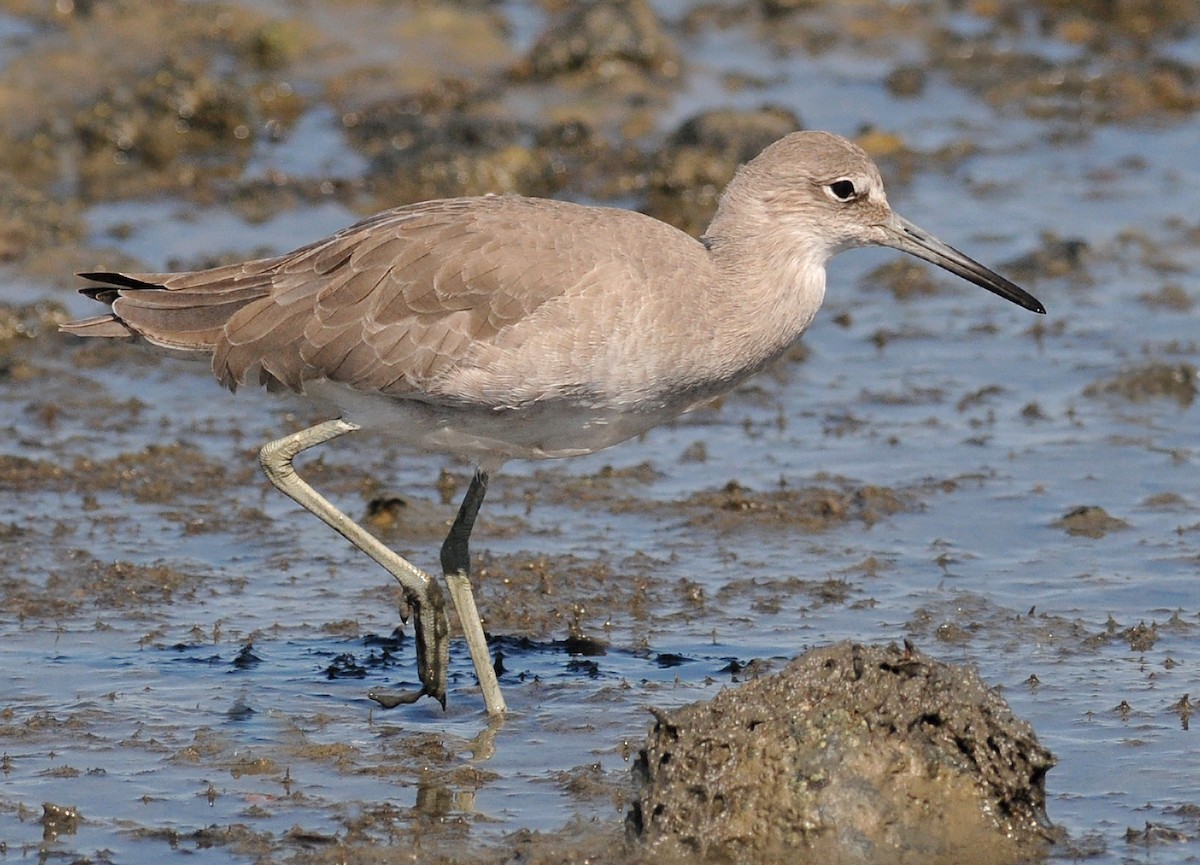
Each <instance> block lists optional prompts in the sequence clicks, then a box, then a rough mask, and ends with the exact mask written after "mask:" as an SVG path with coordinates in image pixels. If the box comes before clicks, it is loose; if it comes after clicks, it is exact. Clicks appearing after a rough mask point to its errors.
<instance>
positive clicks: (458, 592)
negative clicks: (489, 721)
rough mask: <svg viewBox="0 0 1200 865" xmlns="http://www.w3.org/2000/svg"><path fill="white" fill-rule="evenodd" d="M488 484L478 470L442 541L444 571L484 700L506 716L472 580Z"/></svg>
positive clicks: (493, 711) (494, 712) (491, 712)
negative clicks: (474, 532) (473, 548)
mask: <svg viewBox="0 0 1200 865" xmlns="http://www.w3.org/2000/svg"><path fill="white" fill-rule="evenodd" d="M487 485H488V475H487V472H485V471H483V470H477V471H476V472H475V476H474V477H472V478H471V485H470V486H469V487H468V488H467V494H466V495H465V496H464V497H463V502H462V506H461V507H460V508H459V509H458V516H457V517H455V519H454V525H452V526H450V534H448V535H446V540H445V542H444V543H443V544H442V573H444V574H445V575H446V585H447V586H449V587H450V598H451V599H452V600H453V601H454V609H455V610H457V611H458V620H459V621H460V622H461V623H462V629H463V636H464V637H466V638H467V649H469V650H470V652H471V661H472V662H473V663H474V664H475V675H476V676H478V677H479V688H480V690H482V691H483V702H484V703H485V704H486V705H487V711H488V714H489V715H502V714H504V712H505V710H506V709H507V707H506V706H505V705H504V695H503V694H501V693H500V683H499V682H498V681H496V669H495V667H493V666H492V657H491V655H490V654H489V652H488V647H487V638H485V637H484V635H483V625H482V624H480V621H479V610H478V609H476V607H475V596H474V595H473V594H471V581H470V579H469V576H470V574H471V552H470V549H469V542H470V540H471V529H472V528H474V526H475V516H476V515H477V514H478V513H479V506H480V505H482V504H483V497H484V496H485V495H486V494H487Z"/></svg>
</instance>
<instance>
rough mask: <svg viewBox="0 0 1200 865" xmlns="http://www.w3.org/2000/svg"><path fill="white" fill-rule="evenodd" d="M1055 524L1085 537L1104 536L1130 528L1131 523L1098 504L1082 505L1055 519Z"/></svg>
mask: <svg viewBox="0 0 1200 865" xmlns="http://www.w3.org/2000/svg"><path fill="white" fill-rule="evenodd" d="M1054 525H1055V526H1056V527H1058V528H1060V529H1064V530H1065V531H1066V532H1067V534H1069V535H1082V536H1083V537H1085V538H1102V537H1104V536H1105V535H1106V534H1108V533H1109V532H1115V531H1120V530H1121V529H1127V528H1129V523H1127V522H1125V520H1123V519H1121V518H1120V517H1114V516H1110V515H1109V513H1108V511H1106V510H1104V508H1102V507H1098V506H1096V505H1080V506H1079V507H1077V508H1072V509H1071V510H1069V511H1067V513H1065V514H1063V516H1062V518H1061V519H1059V520H1055V522H1054Z"/></svg>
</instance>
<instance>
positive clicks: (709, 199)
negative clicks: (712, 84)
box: [647, 105, 801, 234]
mask: <svg viewBox="0 0 1200 865" xmlns="http://www.w3.org/2000/svg"><path fill="white" fill-rule="evenodd" d="M800 127H801V124H800V118H799V117H797V116H796V114H795V113H794V112H792V111H789V110H787V109H786V108H779V107H777V106H773V105H764V106H763V107H761V108H756V109H753V110H750V111H742V110H737V109H732V108H725V109H716V110H713V111H705V112H702V113H700V114H697V115H695V116H693V117H690V118H688V119H687V120H686V121H684V123H683V124H682V125H681V126H680V127H679V128H678V129H677V130H675V132H674V134H672V135H671V137H670V139H669V140H668V141H667V144H666V145H665V146H664V147H663V149H662V150H661V151H660V152H659V154H658V157H657V165H656V167H655V169H654V172H653V174H652V176H651V191H650V200H649V202H648V208H647V212H648V213H649V214H650V215H652V216H655V217H657V218H659V219H662V220H665V221H667V222H671V223H672V224H674V225H676V226H677V227H679V228H682V229H683V230H684V231H688V232H690V233H692V234H699V233H700V232H701V231H703V230H704V228H705V227H706V226H707V225H708V222H709V220H710V219H712V215H713V212H714V211H715V210H716V209H717V200H718V199H719V198H720V195H721V191H722V190H723V189H724V188H725V186H726V185H727V184H728V183H729V181H730V180H732V179H733V175H734V172H736V171H737V168H738V166H739V165H741V164H742V163H744V162H749V161H750V160H751V159H753V158H754V157H755V156H757V155H758V154H759V153H761V152H762V150H763V149H764V148H765V147H767V145H769V144H772V143H774V142H775V141H778V140H779V139H780V138H782V137H783V136H785V135H787V134H788V133H789V132H795V131H796V130H797V129H799V128H800Z"/></svg>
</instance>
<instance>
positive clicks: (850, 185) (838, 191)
mask: <svg viewBox="0 0 1200 865" xmlns="http://www.w3.org/2000/svg"><path fill="white" fill-rule="evenodd" d="M828 189H829V191H830V192H831V193H832V194H833V197H834V198H836V199H837V200H838V201H853V200H854V199H855V198H857V197H858V190H857V189H855V188H854V181H852V180H844V179H843V180H835V181H833V183H831V184H829V187H828Z"/></svg>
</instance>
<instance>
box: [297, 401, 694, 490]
mask: <svg viewBox="0 0 1200 865" xmlns="http://www.w3.org/2000/svg"><path fill="white" fill-rule="evenodd" d="M305 390H306V393H307V394H308V395H310V396H312V397H315V398H317V399H319V400H322V401H324V402H327V403H329V404H330V405H331V406H333V407H334V408H336V409H337V411H338V412H339V413H340V414H341V416H342V417H343V418H344V419H345V420H347V421H349V422H351V423H353V424H355V425H357V426H359V427H361V428H362V429H368V430H374V431H376V432H379V433H381V434H383V435H386V436H388V437H390V438H393V439H396V440H398V441H401V442H404V443H405V444H407V445H409V446H411V447H414V448H417V449H420V450H426V451H436V452H442V453H450V454H454V455H457V456H461V457H465V458H468V459H471V460H473V461H475V462H476V463H477V464H479V465H480V466H482V467H484V468H485V469H489V470H495V469H498V468H499V467H500V465H501V464H503V463H504V462H506V461H507V460H510V459H535V460H536V459H558V458H561V457H570V456H579V455H581V454H589V453H592V452H594V451H598V450H602V449H603V448H606V447H609V446H610V445H614V444H616V443H618V442H621V441H624V440H625V439H627V438H631V437H633V436H636V435H639V434H640V433H643V432H645V431H646V430H648V429H650V428H651V427H654V426H657V425H658V424H661V423H664V422H665V421H668V420H670V419H672V418H674V417H675V416H677V415H679V414H680V413H682V412H683V411H685V410H686V409H687V408H688V406H687V405H686V404H677V405H674V404H673V405H665V406H657V407H654V408H645V407H641V408H638V409H636V410H625V409H621V408H617V407H611V406H603V405H594V404H584V403H581V402H578V401H567V400H546V401H542V402H536V403H532V404H530V405H527V406H523V407H520V408H493V407H491V406H478V405H462V404H447V405H443V404H438V403H433V402H428V401H424V400H418V399H401V398H397V397H391V396H386V395H383V394H378V393H364V392H362V391H357V390H354V389H352V388H349V387H346V386H344V385H340V384H337V383H334V382H329V381H324V380H320V381H310V382H306V384H305Z"/></svg>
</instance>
